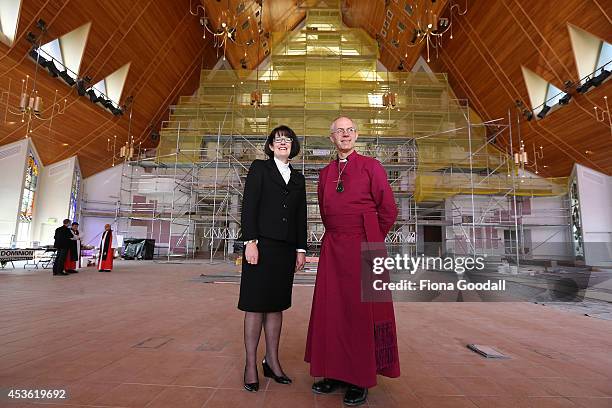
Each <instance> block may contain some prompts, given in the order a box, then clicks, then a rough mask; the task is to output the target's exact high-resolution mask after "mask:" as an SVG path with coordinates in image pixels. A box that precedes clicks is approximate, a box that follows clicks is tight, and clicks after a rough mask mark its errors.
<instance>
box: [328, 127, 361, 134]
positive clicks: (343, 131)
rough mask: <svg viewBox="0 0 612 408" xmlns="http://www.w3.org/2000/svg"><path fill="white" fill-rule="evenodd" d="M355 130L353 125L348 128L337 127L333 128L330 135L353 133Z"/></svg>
mask: <svg viewBox="0 0 612 408" xmlns="http://www.w3.org/2000/svg"><path fill="white" fill-rule="evenodd" d="M355 132H357V129H355V128H354V127H350V128H346V129H344V128H338V129H336V130H334V131H333V132H331V133H332V135H336V136H341V135H345V134H346V135H354V134H355Z"/></svg>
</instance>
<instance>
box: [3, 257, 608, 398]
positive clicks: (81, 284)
mask: <svg viewBox="0 0 612 408" xmlns="http://www.w3.org/2000/svg"><path fill="white" fill-rule="evenodd" d="M235 269H236V268H235V266H232V265H230V264H223V263H218V264H214V265H211V264H210V263H208V262H205V261H203V262H202V263H199V264H195V263H194V264H185V265H177V264H161V263H153V262H135V261H132V262H127V261H125V262H121V261H119V262H117V264H116V267H115V270H114V271H113V272H112V273H98V272H96V271H95V270H93V269H86V270H83V271H82V272H81V273H79V274H78V275H73V276H68V277H52V276H51V271H48V270H44V271H40V270H38V271H27V270H26V271H23V270H19V269H15V270H12V269H9V270H3V271H0V299H1V300H0V304H1V308H0V310H1V313H0V388H3V389H6V388H10V387H16V388H19V389H42V388H44V389H65V390H67V393H68V398H67V399H66V400H63V401H58V400H55V401H34V402H31V401H30V402H23V401H8V400H7V399H1V400H0V406H2V407H4V406H6V407H41V406H43V405H41V404H42V403H44V406H71V407H76V406H96V407H135V408H136V407H147V408H160V407H172V408H174V407H186V408H191V407H194V408H195V407H198V408H199V407H206V408H210V407H223V408H226V407H245V406H248V407H291V408H300V407H320V408H323V407H325V408H327V407H341V406H342V394H341V393H340V392H338V393H334V394H332V395H327V396H321V395H314V394H312V393H311V392H310V385H311V383H312V378H311V377H310V375H309V373H308V366H307V364H306V363H304V362H303V353H304V342H305V336H306V329H307V324H308V317H309V312H310V302H311V297H312V287H309V286H297V287H295V288H294V303H293V307H292V308H291V309H290V310H289V311H287V312H286V313H285V322H284V327H283V337H282V341H281V361H282V363H283V366H284V368H285V371H286V372H287V374H289V375H290V376H291V377H292V378H293V379H294V383H293V384H292V385H290V386H284V385H279V384H276V383H274V382H270V381H268V380H267V379H265V378H264V377H263V375H262V373H261V370H260V381H261V390H260V392H258V393H256V394H251V393H248V392H246V391H244V390H243V389H242V373H243V369H244V360H243V344H242V317H243V316H242V312H240V311H239V310H237V309H236V302H237V295H238V286H237V285H235V284H205V283H201V282H196V281H194V280H192V279H193V278H196V277H198V276H199V275H200V274H201V273H207V274H208V273H230V272H233V271H235ZM396 316H397V323H398V336H399V346H400V358H401V368H402V376H401V377H400V378H398V379H388V378H383V377H379V385H378V386H377V387H375V388H373V389H371V390H370V397H369V400H368V404H369V405H370V406H376V407H385V408H386V407H402V408H409V407H435V408H441V407H452V408H457V407H458V408H460V407H472V408H473V407H479V408H486V407H496V408H497V407H500V408H503V407H512V408H518V407H538V408H539V407H612V322H610V321H605V320H598V319H594V318H590V317H586V316H582V315H580V314H577V313H570V312H566V311H562V310H556V309H553V308H548V307H543V306H541V305H536V304H528V303H398V304H396ZM467 343H482V344H488V345H492V346H495V347H496V348H498V349H499V350H501V351H502V352H504V353H506V354H507V355H509V356H510V357H511V359H508V360H498V361H494V360H485V359H484V358H482V357H480V356H478V355H476V354H475V353H473V352H471V351H469V350H468V349H467V348H466V347H465V345H466V344H467ZM263 353H264V343H263V339H262V343H261V345H260V354H261V355H262V356H263ZM62 404H63V405H62Z"/></svg>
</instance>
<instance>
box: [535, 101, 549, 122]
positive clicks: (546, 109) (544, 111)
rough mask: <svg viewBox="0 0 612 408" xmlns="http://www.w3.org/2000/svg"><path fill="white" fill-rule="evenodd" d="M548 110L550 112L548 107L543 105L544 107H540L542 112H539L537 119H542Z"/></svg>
mask: <svg viewBox="0 0 612 408" xmlns="http://www.w3.org/2000/svg"><path fill="white" fill-rule="evenodd" d="M549 110H550V106H548V105H546V104H544V106H543V107H542V110H541V111H540V113H538V118H540V119H544V117H545V116H546V114H547V113H548V111H549Z"/></svg>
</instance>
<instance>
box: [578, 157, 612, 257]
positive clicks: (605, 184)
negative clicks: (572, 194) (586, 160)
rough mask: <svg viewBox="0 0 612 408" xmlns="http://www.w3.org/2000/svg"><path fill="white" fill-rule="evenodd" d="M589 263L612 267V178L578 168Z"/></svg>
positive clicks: (579, 192)
mask: <svg viewBox="0 0 612 408" xmlns="http://www.w3.org/2000/svg"><path fill="white" fill-rule="evenodd" d="M573 175H574V176H575V177H576V179H577V181H578V197H579V200H580V219H581V222H582V230H583V240H584V245H585V263H586V264H587V265H592V266H596V265H599V266H612V177H610V176H607V175H605V174H603V173H600V172H598V171H595V170H592V169H590V168H588V167H585V166H582V165H579V164H576V165H575V167H574V172H573Z"/></svg>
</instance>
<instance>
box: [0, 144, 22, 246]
mask: <svg viewBox="0 0 612 408" xmlns="http://www.w3.org/2000/svg"><path fill="white" fill-rule="evenodd" d="M27 153H28V140H26V139H24V140H20V141H17V142H14V143H10V144H8V145H5V146H2V147H0V174H2V175H3V177H0V247H8V246H9V245H10V244H11V240H12V237H13V235H14V234H15V230H16V226H17V217H18V213H19V200H20V198H21V193H22V189H23V175H24V170H25V163H26V155H27Z"/></svg>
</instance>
